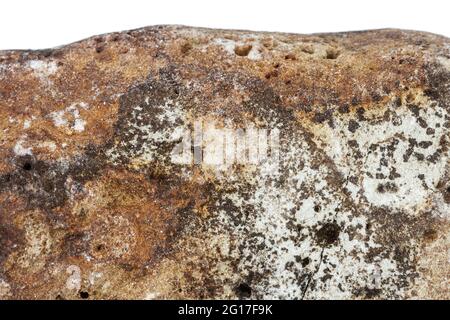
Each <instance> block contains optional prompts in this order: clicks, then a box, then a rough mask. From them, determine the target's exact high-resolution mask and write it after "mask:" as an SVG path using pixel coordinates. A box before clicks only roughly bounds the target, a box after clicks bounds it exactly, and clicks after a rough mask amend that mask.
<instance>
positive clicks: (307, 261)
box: [301, 258, 311, 268]
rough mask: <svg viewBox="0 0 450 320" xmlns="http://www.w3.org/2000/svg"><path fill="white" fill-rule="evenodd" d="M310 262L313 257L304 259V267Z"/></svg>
mask: <svg viewBox="0 0 450 320" xmlns="http://www.w3.org/2000/svg"><path fill="white" fill-rule="evenodd" d="M310 262H311V259H309V258H305V259H302V262H301V263H302V267H303V268H305V267H306V266H307V265H308V264H309V263H310Z"/></svg>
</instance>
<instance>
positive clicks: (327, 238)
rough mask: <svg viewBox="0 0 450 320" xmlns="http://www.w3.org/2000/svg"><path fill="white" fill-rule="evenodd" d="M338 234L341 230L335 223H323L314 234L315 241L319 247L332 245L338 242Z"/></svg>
mask: <svg viewBox="0 0 450 320" xmlns="http://www.w3.org/2000/svg"><path fill="white" fill-rule="evenodd" d="M340 232H341V228H340V227H339V226H338V225H337V224H336V223H334V222H333V223H331V222H330V223H325V224H324V225H323V226H322V227H321V228H320V229H319V230H317V232H316V237H317V241H318V242H319V243H320V244H321V245H325V246H329V245H332V244H334V243H336V242H337V241H338V239H339V233H340Z"/></svg>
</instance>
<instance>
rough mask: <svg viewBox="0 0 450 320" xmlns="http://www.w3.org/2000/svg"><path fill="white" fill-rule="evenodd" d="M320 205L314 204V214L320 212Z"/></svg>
mask: <svg viewBox="0 0 450 320" xmlns="http://www.w3.org/2000/svg"><path fill="white" fill-rule="evenodd" d="M320 209H321V208H320V205H318V204H316V205H315V206H314V211H315V212H319V211H320Z"/></svg>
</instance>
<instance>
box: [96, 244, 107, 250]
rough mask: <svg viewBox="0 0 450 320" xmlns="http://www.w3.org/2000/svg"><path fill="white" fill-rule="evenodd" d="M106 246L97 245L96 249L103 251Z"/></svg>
mask: <svg viewBox="0 0 450 320" xmlns="http://www.w3.org/2000/svg"><path fill="white" fill-rule="evenodd" d="M104 248H105V246H104V245H102V244H99V245H98V246H96V247H95V250H97V251H102V250H103V249H104Z"/></svg>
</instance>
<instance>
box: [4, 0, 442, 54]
mask: <svg viewBox="0 0 450 320" xmlns="http://www.w3.org/2000/svg"><path fill="white" fill-rule="evenodd" d="M0 13H1V14H0V30H1V31H0V32H1V36H0V50H2V49H29V48H30V49H42V48H48V47H54V46H59V45H63V44H66V43H70V42H73V41H77V40H81V39H83V38H86V37H89V36H93V35H96V34H101V33H107V32H112V31H121V30H126V29H133V28H139V27H144V26H148V25H155V24H184V25H191V26H201V27H211V28H227V29H248V30H255V31H283V32H294V33H313V32H337V31H349V30H364V29H375V28H387V27H389V28H403V29H413V30H421V31H428V32H433V33H439V34H442V35H445V36H447V37H450V22H449V21H450V1H448V0H422V1H414V0H397V1H396V0H376V1H364V0H359V1H357V0H354V1H350V0H335V1H326V0H308V1H295V0H291V1H284V0H272V1H264V0H260V1H248V0H247V1H245V0H220V1H213V0H209V1H201V0H191V1H189V0H185V1H174V0H156V1H144V0H121V1H120V0H76V1H71V0H70V1H69V0H59V1H58V0H40V1H39V0H29V1H25V0H5V1H2V2H1V4H0Z"/></svg>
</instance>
